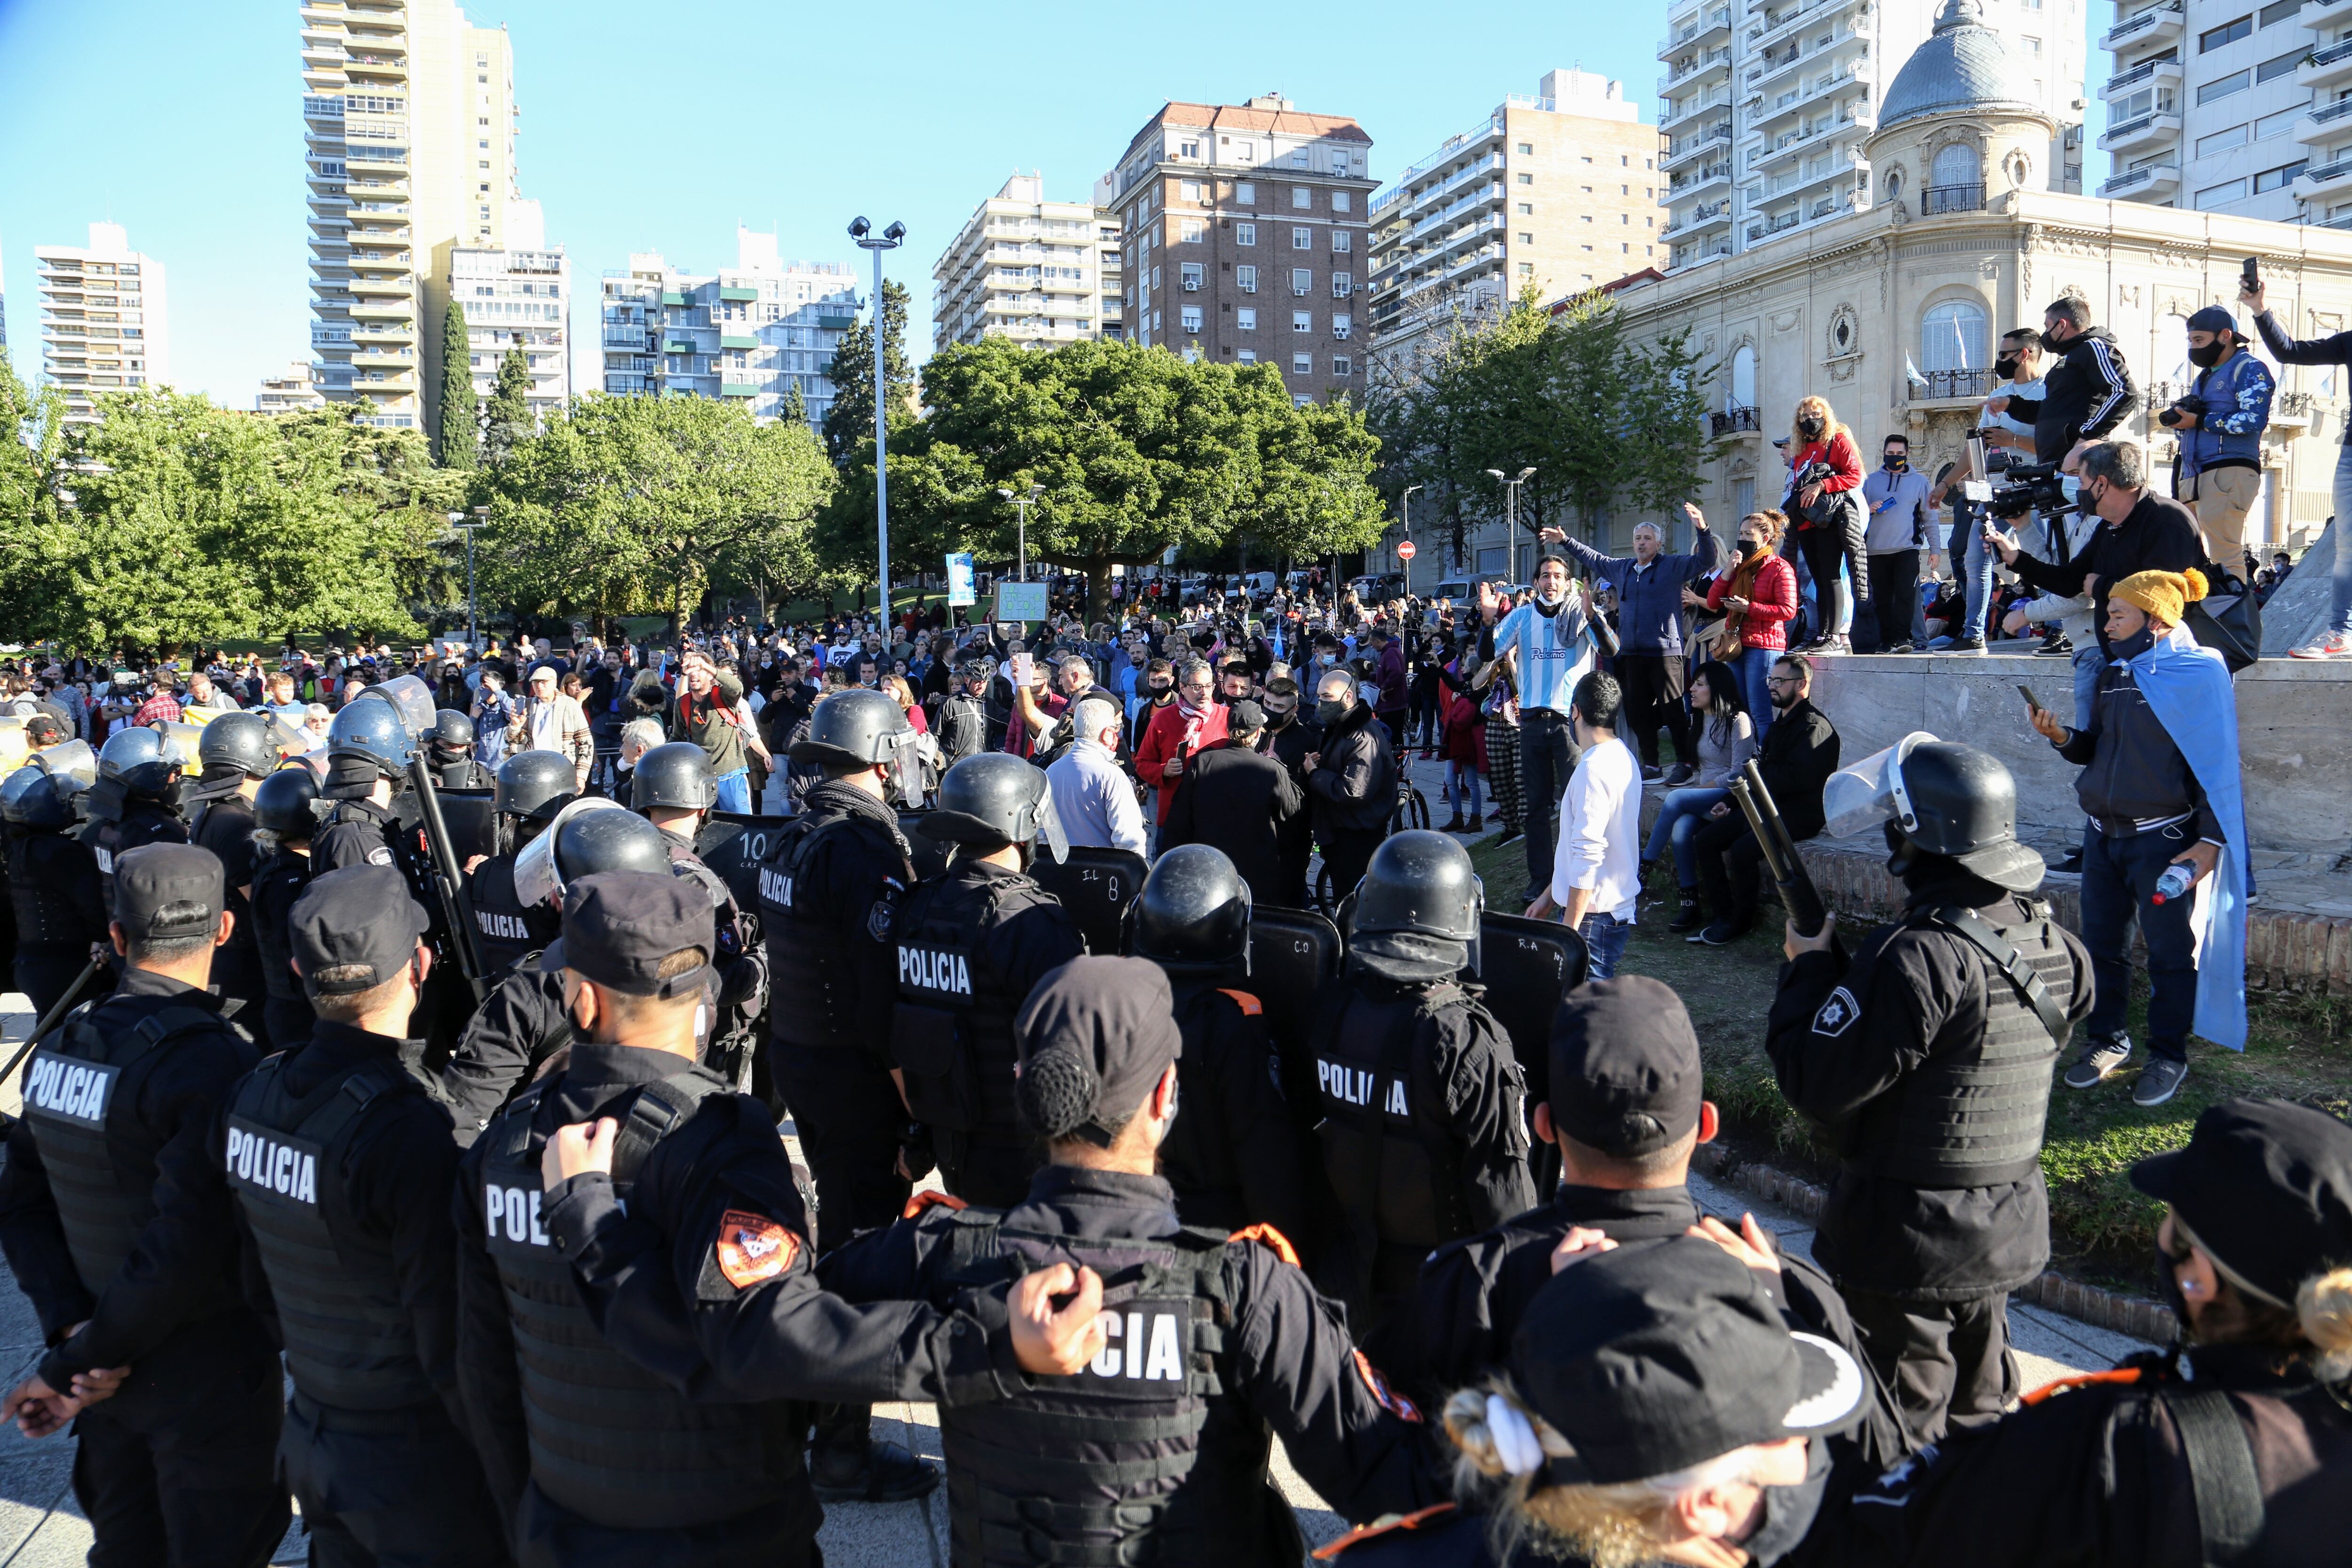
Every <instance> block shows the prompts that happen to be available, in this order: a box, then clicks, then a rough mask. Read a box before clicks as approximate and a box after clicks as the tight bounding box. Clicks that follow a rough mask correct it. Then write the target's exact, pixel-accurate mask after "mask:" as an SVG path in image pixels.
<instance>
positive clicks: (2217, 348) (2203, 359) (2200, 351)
mask: <svg viewBox="0 0 2352 1568" xmlns="http://www.w3.org/2000/svg"><path fill="white" fill-rule="evenodd" d="M2229 352H2230V351H2229V349H2228V348H2227V346H2225V345H2224V344H2223V343H2222V342H2221V339H2219V338H2216V339H2214V340H2213V341H2212V342H2210V343H2207V344H2206V345H2205V346H2204V347H2203V348H2194V347H2192V348H2191V349H2190V350H2189V363H2190V364H2193V365H2195V366H2196V367H2197V368H2198V369H2200V370H2211V369H2212V368H2213V367H2214V366H2215V365H2217V364H2220V363H2221V356H2222V355H2223V354H2225V353H2229Z"/></svg>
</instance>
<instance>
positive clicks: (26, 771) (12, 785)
mask: <svg viewBox="0 0 2352 1568" xmlns="http://www.w3.org/2000/svg"><path fill="white" fill-rule="evenodd" d="M48 784H49V775H48V774H47V773H43V772H42V771H41V770H40V769H38V768H37V767H35V766H34V765H33V764H32V763H26V764H25V765H24V766H23V767H21V768H18V769H17V770H16V772H15V773H10V774H9V775H8V776H7V778H6V779H5V781H0V822H14V823H22V822H23V821H24V820H25V794H26V791H27V790H30V789H32V788H33V787H34V786H35V785H39V786H40V787H41V788H42V789H43V790H45V791H46V790H47V788H48Z"/></svg>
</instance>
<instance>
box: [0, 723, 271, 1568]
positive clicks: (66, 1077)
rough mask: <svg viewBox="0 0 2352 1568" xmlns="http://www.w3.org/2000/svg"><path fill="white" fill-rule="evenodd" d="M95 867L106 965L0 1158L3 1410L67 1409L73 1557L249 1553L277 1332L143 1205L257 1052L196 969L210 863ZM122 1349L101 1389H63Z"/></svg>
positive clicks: (131, 859)
mask: <svg viewBox="0 0 2352 1568" xmlns="http://www.w3.org/2000/svg"><path fill="white" fill-rule="evenodd" d="M147 732H148V733H152V731H147ZM118 776H120V775H119V774H118ZM114 876H115V889H114V918H113V922H112V924H111V925H110V928H109V934H110V937H111V939H112V941H113V944H114V949H115V951H116V952H118V953H119V954H121V957H122V959H123V964H124V966H123V968H122V971H121V974H122V978H121V983H120V984H117V985H116V987H115V989H114V993H113V994H112V995H110V996H109V997H107V998H105V999H104V1000H103V1001H100V1002H97V1003H89V1004H84V1005H82V1006H81V1007H79V1008H78V1009H76V1010H75V1011H74V1012H73V1013H72V1014H71V1015H69V1016H68V1018H67V1020H66V1022H65V1023H64V1024H63V1025H62V1026H59V1027H58V1029H56V1030H55V1031H53V1032H52V1033H51V1034H50V1035H49V1036H48V1037H47V1038H45V1039H44V1040H43V1041H42V1042H41V1046H40V1048H39V1049H38V1050H37V1051H36V1052H35V1053H34V1054H33V1057H32V1059H31V1060H30V1062H29V1063H27V1065H26V1073H25V1080H24V1084H25V1089H24V1092H25V1119H24V1120H23V1121H19V1122H18V1123H16V1126H15V1127H14V1128H13V1129H12V1130H11V1131H10V1132H9V1135H8V1138H9V1142H8V1158H7V1160H6V1162H5V1164H0V1247H5V1251H6V1253H7V1258H8V1263H9V1267H10V1269H11V1271H12V1272H13V1273H14V1274H15V1275H16V1283H17V1286H18V1288H19V1289H22V1290H24V1292H25V1293H26V1295H27V1296H28V1297H30V1298H31V1299H32V1303H33V1309H34V1311H35V1313H36V1314H37V1316H38V1317H39V1319H40V1323H41V1331H42V1335H43V1337H44V1338H45V1339H46V1340H47V1342H49V1345H50V1347H51V1348H50V1349H49V1351H48V1352H47V1355H46V1356H44V1357H43V1359H42V1361H41V1363H40V1365H39V1369H38V1371H37V1373H36V1374H35V1376H34V1378H33V1379H32V1380H31V1381H30V1382H29V1383H27V1384H25V1385H23V1386H22V1387H20V1388H19V1389H18V1391H17V1393H16V1396H14V1398H12V1401H11V1406H12V1413H15V1411H16V1407H17V1406H19V1405H21V1402H23V1401H25V1400H31V1401H33V1402H34V1405H35V1410H34V1412H33V1415H34V1419H33V1422H32V1425H33V1426H34V1427H35V1429H36V1430H39V1429H43V1428H47V1429H54V1427H55V1426H57V1425H58V1424H60V1423H62V1422H63V1421H64V1420H65V1419H66V1418H67V1417H68V1416H72V1415H75V1414H76V1412H77V1410H79V1422H78V1423H77V1425H76V1427H75V1436H77V1437H78V1438H79V1442H80V1450H79V1453H78V1454H77V1455H76V1457H75V1460H74V1492H75V1498H76V1500H77V1501H79V1503H80V1505H81V1509H82V1512H83V1514H84V1516H85V1517H86V1518H88V1519H89V1521H90V1528H91V1530H92V1531H94V1532H95V1534H96V1536H97V1544H96V1546H95V1548H94V1550H93V1552H92V1553H91V1555H92V1557H93V1559H95V1560H97V1561H100V1562H107V1563H223V1564H251V1565H254V1568H258V1565H259V1564H261V1563H267V1562H268V1560H269V1556H270V1553H271V1552H272V1551H274V1550H275V1548H276V1546H277V1544H278V1538H279V1537H280V1536H281V1535H282V1534H283V1533H284V1532H285V1529H286V1521H287V1517H288V1510H287V1505H286V1494H285V1492H284V1491H283V1490H282V1489H280V1488H279V1487H278V1482H277V1479H276V1474H277V1447H278V1424H279V1417H280V1414H281V1401H280V1396H279V1388H280V1384H279V1373H278V1349H277V1346H276V1344H275V1343H273V1342H272V1340H271V1336H270V1331H269V1330H268V1326H267V1325H266V1324H265V1323H264V1322H263V1321H262V1320H261V1318H260V1317H259V1316H258V1315H257V1313H255V1312H254V1311H253V1310H251V1309H250V1308H248V1307H247V1305H246V1304H245V1302H244V1301H243V1300H242V1299H241V1298H240V1296H239V1293H238V1288H237V1280H236V1258H235V1255H234V1250H233V1249H225V1248H195V1249H191V1248H187V1247H177V1246H174V1245H173V1243H172V1240H171V1237H172V1236H173V1234H174V1233H175V1227H173V1226H172V1225H171V1224H170V1223H169V1217H168V1216H166V1215H159V1213H158V1211H157V1197H158V1181H159V1173H162V1172H166V1171H171V1172H177V1171H182V1170H185V1169H188V1168H191V1167H198V1168H201V1167H202V1166H203V1165H204V1163H205V1136H206V1133H207V1132H208V1131H209V1129H210V1126H211V1123H212V1121H213V1119H214V1117H215V1115H216V1114H217V1113H218V1111H219V1109H220V1107H221V1105H222V1104H223V1103H224V1101H225V1100H226V1096H227V1094H228V1090H229V1087H230V1086H231V1085H232V1084H234V1083H235V1082H236V1080H237V1079H239V1078H241V1077H242V1076H244V1074H245V1073H246V1072H247V1071H248V1070H249V1069H250V1068H252V1067H253V1065H254V1064H255V1062H256V1061H257V1059H258V1058H259V1055H260V1053H259V1052H257V1051H256V1050H255V1049H254V1047H253V1043H252V1041H251V1040H249V1039H247V1037H245V1035H244V1034H243V1033H242V1032H240V1031H239V1030H238V1029H237V1028H236V1026H234V1025H232V1024H230V1023H228V1022H227V1021H226V1019H224V1018H223V1017H222V1016H221V1006H220V1003H219V1001H218V999H217V998H215V997H214V996H213V995H211V994H209V993H208V992H207V991H206V989H205V987H206V985H207V984H208V983H209V981H210V979H211V974H212V960H213V953H214V952H215V949H216V948H218V947H219V946H220V945H221V944H222V943H225V942H227V940H228V927H229V921H230V917H229V914H228V911H227V908H226V889H225V887H224V886H223V883H222V880H221V864H220V860H219V858H218V857H216V856H215V855H214V854H213V853H212V851H210V850H208V849H200V848H197V847H195V846H194V845H191V844H160V843H159V844H146V845H142V846H140V847H136V848H131V849H125V850H123V851H122V852H121V856H120V857H119V858H117V860H116V861H115V868H114ZM123 1367H128V1368H130V1369H131V1376H130V1377H129V1379H128V1381H124V1382H121V1384H120V1387H119V1390H118V1391H117V1392H115V1393H113V1394H112V1396H111V1397H110V1398H104V1399H103V1401H102V1402H92V1403H89V1404H88V1405H86V1406H82V1405H79V1404H78V1402H77V1396H78V1395H85V1394H103V1393H104V1389H103V1387H93V1386H91V1380H92V1378H93V1376H94V1375H98V1380H99V1382H100V1383H103V1382H105V1381H106V1379H107V1378H109V1377H110V1375H111V1373H110V1369H117V1368H123Z"/></svg>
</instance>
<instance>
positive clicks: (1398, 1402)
mask: <svg viewBox="0 0 2352 1568" xmlns="http://www.w3.org/2000/svg"><path fill="white" fill-rule="evenodd" d="M1350 1353H1352V1354H1353V1355H1354V1356H1355V1358H1356V1375H1357V1376H1359V1377H1360V1378H1362V1379H1363V1380H1364V1386H1365V1387H1366V1388H1369V1389H1370V1390H1371V1391H1372V1398H1373V1399H1374V1400H1375V1401H1376V1402H1378V1404H1379V1405H1380V1407H1381V1409H1383V1410H1385V1411H1387V1412H1388V1413H1389V1414H1390V1415H1394V1416H1396V1417H1398V1418H1399V1419H1401V1420H1404V1421H1415V1422H1417V1421H1419V1420H1420V1419H1421V1407H1420V1406H1419V1405H1415V1404H1414V1403H1413V1402H1412V1400H1410V1399H1407V1398H1406V1397H1405V1396H1404V1395H1403V1394H1399V1393H1398V1392H1397V1391H1396V1390H1395V1389H1393V1388H1391V1387H1390V1386H1389V1380H1388V1379H1387V1378H1386V1377H1384V1376H1382V1375H1381V1369H1380V1368H1379V1367H1376V1366H1374V1365H1373V1364H1372V1363H1371V1358H1370V1357H1369V1356H1367V1355H1366V1354H1364V1352H1361V1351H1355V1352H1350Z"/></svg>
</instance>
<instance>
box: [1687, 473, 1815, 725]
mask: <svg viewBox="0 0 2352 1568" xmlns="http://www.w3.org/2000/svg"><path fill="white" fill-rule="evenodd" d="M1787 521H1788V519H1786V518H1784V517H1782V516H1781V515H1780V513H1779V512H1777V511H1753V512H1749V513H1748V515H1747V516H1746V517H1743V518H1741V519H1740V520H1739V543H1738V561H1737V562H1736V563H1734V564H1733V566H1732V568H1731V570H1730V571H1728V572H1726V573H1723V574H1720V575H1719V576H1717V578H1716V580H1715V582H1714V583H1713V584H1711V585H1709V587H1708V588H1707V591H1706V597H1705V598H1703V599H1702V598H1700V597H1699V596H1698V595H1696V594H1693V593H1692V592H1691V591H1690V590H1689V589H1687V588H1685V590H1683V603H1684V605H1685V607H1686V608H1690V609H1700V610H1706V611H1710V612H1713V611H1723V612H1726V614H1725V615H1724V618H1723V624H1722V626H1720V627H1718V628H1717V632H1716V637H1715V657H1716V658H1717V659H1720V660H1721V661H1722V662H1723V663H1725V664H1726V665H1728V666H1729V667H1730V668H1731V670H1732V673H1733V674H1735V675H1737V676H1738V678H1739V697H1740V700H1742V701H1743V702H1744V703H1746V705H1747V708H1748V722H1749V723H1751V724H1753V725H1755V726H1756V738H1757V739H1758V740H1759V741H1761V740H1762V739H1763V738H1764V731H1767V730H1769V729H1770V728H1771V726H1772V699H1771V695H1770V693H1769V691H1767V690H1766V689H1765V686H1764V678H1765V677H1766V676H1767V675H1769V674H1770V673H1771V670H1772V661H1773V660H1774V659H1776V658H1780V655H1781V654H1782V653H1784V652H1786V651H1787V649H1788V647H1789V622H1790V620H1791V619H1792V618H1794V617H1795V616H1796V614H1797V569H1796V568H1795V567H1793V566H1791V565H1790V564H1789V563H1788V562H1787V561H1786V560H1784V559H1782V558H1781V556H1780V554H1779V553H1778V552H1779V550H1780V532H1781V530H1782V528H1783V526H1784V525H1785V524H1786V523H1787Z"/></svg>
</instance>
